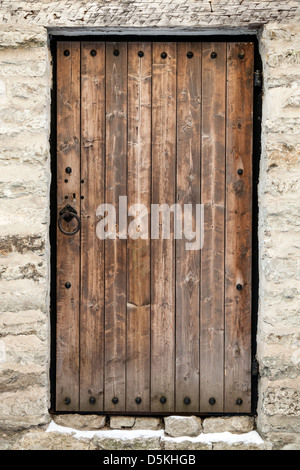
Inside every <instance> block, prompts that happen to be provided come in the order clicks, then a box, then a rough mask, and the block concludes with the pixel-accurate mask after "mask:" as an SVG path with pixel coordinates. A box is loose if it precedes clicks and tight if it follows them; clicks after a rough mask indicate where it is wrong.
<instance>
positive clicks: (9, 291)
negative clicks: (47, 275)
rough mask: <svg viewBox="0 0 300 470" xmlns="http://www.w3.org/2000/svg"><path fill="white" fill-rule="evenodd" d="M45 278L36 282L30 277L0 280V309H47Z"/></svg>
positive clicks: (16, 310)
mask: <svg viewBox="0 0 300 470" xmlns="http://www.w3.org/2000/svg"><path fill="white" fill-rule="evenodd" d="M46 281H47V280H46V279H45V280H44V282H43V283H36V282H35V281H33V280H31V279H17V280H12V281H0V297H1V304H0V311H2V312H7V311H9V312H18V311H25V310H41V311H45V310H48V308H47V305H48V304H47V302H48V299H47V292H48V286H47V285H46Z"/></svg>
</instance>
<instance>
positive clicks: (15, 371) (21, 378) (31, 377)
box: [0, 363, 48, 393]
mask: <svg viewBox="0 0 300 470" xmlns="http://www.w3.org/2000/svg"><path fill="white" fill-rule="evenodd" d="M47 384H48V374H47V371H46V369H45V366H40V365H38V364H27V365H26V368H24V365H22V364H11V363H0V393H4V392H18V391H21V390H25V389H27V388H29V387H45V386H46V385H47Z"/></svg>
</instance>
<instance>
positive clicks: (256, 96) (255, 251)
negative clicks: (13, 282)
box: [49, 31, 262, 417]
mask: <svg viewBox="0 0 300 470" xmlns="http://www.w3.org/2000/svg"><path fill="white" fill-rule="evenodd" d="M77 33H78V32H77ZM185 33H187V32H186V31H185ZM74 34H76V32H75V33H74ZM70 40H71V41H74V42H75V41H76V42H80V41H85V42H95V41H110V42H114V41H116V42H123V41H124V42H128V41H142V40H146V41H149V42H163V41H167V42H173V41H174V42H180V41H183V42H184V41H189V42H193V41H194V42H196V41H197V42H211V41H213V42H225V41H227V42H230V41H234V42H253V44H254V70H255V71H256V70H260V71H262V60H261V57H260V54H259V44H258V39H257V35H254V34H253V35H249V34H245V35H241V34H234V32H232V33H231V34H226V35H224V34H220V35H207V34H203V35H201V34H199V31H197V32H195V31H194V32H193V31H192V32H191V33H190V34H182V35H181V34H180V32H179V33H177V34H176V32H174V31H172V33H171V34H159V32H157V35H149V33H148V34H146V33H143V31H140V32H139V33H136V34H129V35H126V34H124V32H123V33H122V32H121V31H120V32H119V33H118V34H116V33H115V32H112V33H111V34H110V33H108V34H105V35H96V34H95V35H78V34H77V35H74V36H73V35H72V34H68V35H61V34H50V35H49V41H50V53H51V57H52V89H51V116H50V119H51V128H50V139H49V141H50V156H51V185H50V208H49V209H50V228H49V238H50V370H49V380H50V408H49V412H50V413H51V414H62V413H69V414H75V412H73V411H71V412H61V411H56V407H55V402H56V274H57V273H56V232H57V230H56V229H57V227H56V221H57V210H56V207H57V204H56V203H57V200H56V193H57V180H56V170H57V159H56V151H57V148H56V145H57V140H56V124H57V117H56V113H57V103H56V87H57V81H56V65H57V58H56V45H57V42H60V41H70ZM253 91H254V93H253V181H252V188H253V189H252V294H251V347H252V361H253V362H252V386H251V413H244V415H255V414H256V409H257V402H258V378H259V375H258V367H257V362H256V360H255V358H256V351H257V342H256V336H257V321H258V299H259V247H258V191H257V189H258V180H259V167H260V157H261V120H262V87H254V90H253ZM76 414H99V415H109V414H111V415H113V414H115V415H118V414H120V413H119V412H115V413H114V412H98V413H97V412H76ZM123 414H124V415H127V416H135V415H141V416H147V415H149V413H147V412H141V413H137V412H122V415H123ZM170 414H172V415H176V414H177V415H184V414H186V415H190V414H191V413H178V412H177V413H176V412H173V413H151V416H154V415H162V416H163V415H170ZM192 414H193V415H196V416H201V417H204V416H207V413H203V412H202V413H201V412H200V413H192ZM230 415H235V413H212V414H210V415H209V416H230ZM239 416H240V414H239Z"/></svg>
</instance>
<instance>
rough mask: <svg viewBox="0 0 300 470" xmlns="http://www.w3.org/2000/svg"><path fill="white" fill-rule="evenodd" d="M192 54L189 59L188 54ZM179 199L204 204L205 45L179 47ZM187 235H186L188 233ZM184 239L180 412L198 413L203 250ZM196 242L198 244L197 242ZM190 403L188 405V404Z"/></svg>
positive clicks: (180, 243) (180, 252)
mask: <svg viewBox="0 0 300 470" xmlns="http://www.w3.org/2000/svg"><path fill="white" fill-rule="evenodd" d="M189 52H192V53H193V56H192V57H190V58H188V57H187V54H188V53H189ZM177 63H178V68H177V199H176V202H177V203H178V204H180V207H181V209H182V223H183V228H184V221H185V216H187V215H188V214H187V213H186V214H185V211H184V205H186V204H192V214H193V216H192V229H193V231H195V227H196V220H195V215H196V204H200V156H201V152H200V139H201V43H189V42H184V43H178V46H177ZM186 235H188V234H186ZM191 242H192V240H188V239H187V238H185V236H183V237H182V239H181V240H180V239H179V240H176V408H175V409H176V411H177V412H193V413H196V412H199V365H200V364H199V334H200V333H199V285H200V246H199V248H198V249H194V250H187V249H186V248H187V246H186V244H187V243H191ZM193 242H194V243H196V240H193ZM186 398H189V399H190V403H189V404H186V403H184V399H186Z"/></svg>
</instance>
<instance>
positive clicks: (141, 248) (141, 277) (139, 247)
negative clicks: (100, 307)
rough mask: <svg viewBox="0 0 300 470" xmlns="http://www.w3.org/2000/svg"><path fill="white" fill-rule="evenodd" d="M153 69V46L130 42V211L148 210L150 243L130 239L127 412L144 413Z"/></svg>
mask: <svg viewBox="0 0 300 470" xmlns="http://www.w3.org/2000/svg"><path fill="white" fill-rule="evenodd" d="M139 52H140V53H141V52H142V53H143V54H144V55H143V56H142V57H140V56H139V55H138V53H139ZM151 69H152V47H151V43H149V42H142V43H138V42H134V43H128V207H131V206H132V205H133V204H143V205H144V207H145V208H146V209H147V211H148V212H146V215H145V216H146V219H147V221H148V230H147V231H146V233H145V236H147V239H142V238H137V239H134V238H132V237H131V236H130V234H129V237H128V240H127V259H128V264H127V362H126V364H127V368H126V410H127V411H138V412H141V411H149V410H150V233H149V232H150V224H149V220H148V219H149V216H148V214H150V204H151V132H149V127H150V126H151ZM139 209H140V208H138V207H137V211H138V212H137V213H136V215H137V214H138V213H139ZM141 214H142V213H141ZM132 215H133V216H135V214H132ZM131 219H132V218H131V217H129V224H130V222H132V223H133V220H135V222H137V218H135V219H133V220H131ZM134 228H135V225H134V224H133V229H134ZM140 230H141V231H143V222H142V223H141V228H140ZM141 233H142V232H140V234H141ZM137 235H138V232H137ZM133 236H134V235H133ZM136 398H138V400H137V401H136ZM139 400H141V401H140V402H139Z"/></svg>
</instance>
